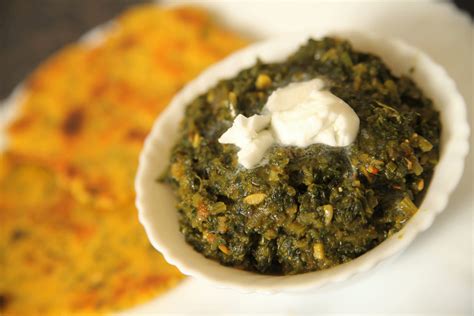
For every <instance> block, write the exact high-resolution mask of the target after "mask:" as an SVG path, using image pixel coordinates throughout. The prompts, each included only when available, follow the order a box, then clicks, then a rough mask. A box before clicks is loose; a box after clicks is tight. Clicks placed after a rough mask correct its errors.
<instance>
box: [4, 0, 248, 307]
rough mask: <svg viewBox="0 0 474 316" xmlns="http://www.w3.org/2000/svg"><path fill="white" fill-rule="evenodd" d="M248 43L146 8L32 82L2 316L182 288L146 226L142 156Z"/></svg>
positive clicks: (203, 18)
mask: <svg viewBox="0 0 474 316" xmlns="http://www.w3.org/2000/svg"><path fill="white" fill-rule="evenodd" d="M245 44H246V42H245V41H244V40H243V39H241V38H240V37H239V36H237V35H235V34H233V33H231V32H229V31H226V30H223V29H222V28H221V27H220V26H218V25H217V24H215V23H214V22H213V21H212V20H211V18H210V17H209V16H208V14H206V13H205V12H203V11H201V10H198V9H195V8H188V7H180V8H173V9H162V8H159V7H157V6H154V5H147V6H141V7H136V8H133V9H131V10H129V11H127V12H125V13H124V14H123V15H122V16H120V17H119V18H118V19H117V20H116V22H115V25H113V27H112V29H111V30H110V31H108V33H107V36H106V38H105V40H104V41H103V42H102V43H100V44H98V45H96V46H94V47H91V46H86V45H83V44H73V45H70V46H68V47H66V48H64V49H63V50H61V51H60V52H58V53H57V54H56V55H55V56H53V57H52V58H50V59H49V60H48V61H46V62H45V63H44V64H43V65H41V66H40V67H39V68H38V69H37V70H36V71H35V72H34V73H33V74H32V75H31V76H30V78H28V80H27V81H26V91H25V100H24V102H23V104H22V105H21V113H20V115H19V117H18V118H17V119H16V120H15V121H14V122H13V123H12V124H11V126H10V128H9V130H8V138H9V147H8V149H7V151H6V152H4V153H2V154H1V156H0V223H1V231H0V263H1V266H2V269H1V277H0V313H2V314H8V315H30V314H41V315H44V314H52V315H57V314H64V313H72V312H82V313H102V312H110V311H114V310H120V309H124V308H128V307H131V306H133V305H135V304H138V303H141V302H144V301H146V300H148V299H150V298H152V297H155V296H156V295H157V294H159V293H162V292H163V291H165V290H167V289H170V288H171V287H173V286H174V285H175V284H177V283H178V282H179V280H181V279H182V275H181V274H180V273H179V271H178V270H177V269H176V268H174V267H173V266H170V265H168V264H167V263H166V262H165V261H164V259H163V258H162V256H161V255H160V254H159V253H158V252H157V251H156V250H154V249H153V248H152V246H151V245H150V244H149V242H148V240H147V238H146V235H145V233H144V230H143V228H142V227H141V225H140V224H139V222H138V218H137V212H136V209H135V206H134V198H135V194H134V189H133V180H134V176H135V172H136V168H137V161H138V154H139V152H140V150H141V147H142V144H143V140H144V138H145V137H146V135H147V133H148V131H149V130H150V128H151V126H152V124H153V121H154V119H155V118H156V116H157V115H158V114H159V113H160V111H161V110H162V109H163V108H164V107H165V106H166V105H167V104H168V102H169V101H170V99H171V98H172V96H173V95H174V94H175V93H176V91H178V90H179V89H180V88H181V87H182V86H183V85H184V84H185V83H186V82H187V81H189V80H190V79H192V78H193V77H195V76H196V75H197V74H198V73H199V72H201V71H202V70H203V69H204V68H205V67H207V66H208V65H210V64H211V63H214V62H216V61H217V60H219V59H221V58H222V57H224V56H226V55H227V54H229V53H230V52H232V51H234V50H236V49H238V48H240V47H242V46H244V45H245ZM164 136H166V135H164Z"/></svg>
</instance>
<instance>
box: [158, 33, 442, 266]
mask: <svg viewBox="0 0 474 316" xmlns="http://www.w3.org/2000/svg"><path fill="white" fill-rule="evenodd" d="M414 71H416V70H414ZM315 79H318V80H319V81H321V82H322V83H323V84H324V86H325V89H326V92H327V93H331V95H333V96H334V97H337V98H338V99H340V100H341V102H344V103H345V104H347V105H348V106H349V107H350V110H352V111H353V112H354V113H355V114H356V117H357V118H358V119H359V122H358V129H357V132H356V134H355V136H354V139H353V140H352V141H351V142H350V143H348V144H343V145H341V144H336V145H334V144H333V145H328V144H327V143H325V142H316V143H313V144H310V145H308V146H297V145H291V144H290V145H288V144H282V143H281V142H278V141H276V142H273V143H272V144H271V145H268V143H267V147H268V149H266V150H265V152H264V153H263V154H262V155H263V156H262V159H261V160H260V161H259V162H258V163H256V164H254V165H252V166H251V167H250V166H248V165H247V167H246V166H244V165H243V164H242V161H241V160H240V158H241V156H240V151H239V150H242V148H239V146H237V145H235V144H232V143H230V142H222V139H221V137H223V136H222V135H224V134H225V133H226V132H228V131H229V130H230V128H231V127H233V126H234V125H235V122H236V121H237V120H236V118H237V117H240V118H242V119H244V120H245V119H248V118H252V117H257V116H258V117H260V116H259V115H264V114H265V113H266V112H267V113H268V109H267V106H268V103H270V102H269V100H270V99H271V98H272V97H273V96H272V95H273V94H274V93H275V91H281V89H284V88H285V87H289V86H290V85H294V84H295V83H305V82H310V81H311V80H315ZM271 96H272V97H271ZM310 110H311V109H310ZM330 110H331V109H330ZM254 115H257V116H254ZM273 119H274V118H272V120H273ZM247 123H248V122H247ZM252 124H253V123H252ZM272 124H273V121H272ZM181 130H182V132H181V134H180V136H179V140H178V142H177V144H176V145H175V147H174V149H173V151H172V155H171V164H170V168H169V171H168V172H167V174H166V175H165V176H164V177H163V178H162V181H165V182H166V183H169V184H170V185H171V186H172V187H173V188H174V191H175V193H176V195H177V198H178V205H177V210H178V212H179V215H180V217H179V218H180V229H181V232H182V233H183V234H184V236H185V238H186V241H187V242H188V243H189V244H191V245H192V246H193V247H194V249H196V250H197V251H199V252H200V253H202V254H203V255H204V256H206V257H208V258H211V259H214V260H217V261H219V262H220V263H221V264H223V265H227V266H233V267H236V268H240V269H245V270H249V271H254V272H258V273H263V274H297V273H304V272H309V271H316V270H322V269H326V268H330V267H333V266H335V265H338V264H341V263H344V262H348V261H350V260H352V259H354V258H356V257H358V256H360V255H362V254H364V253H365V252H367V251H369V250H370V249H372V248H374V247H375V246H377V245H378V244H380V243H381V242H382V241H384V240H385V239H386V238H388V237H389V236H391V235H392V234H394V233H395V232H397V231H399V230H400V229H401V228H402V227H403V226H404V225H405V223H406V222H407V221H408V220H409V219H410V217H411V216H413V214H414V213H416V212H417V209H418V206H419V204H420V202H421V200H422V197H423V195H424V192H425V191H426V188H427V186H428V184H429V182H430V178H431V175H432V173H433V170H434V168H435V166H436V164H437V162H438V156H439V139H440V131H441V123H440V120H439V113H438V112H437V111H436V110H435V109H434V108H433V104H432V101H431V100H430V99H429V98H427V97H426V96H424V95H423V93H422V91H421V90H420V89H419V88H418V87H417V86H416V84H415V83H414V82H413V81H412V80H411V79H409V78H408V77H407V76H401V77H397V76H395V75H393V74H392V72H391V71H390V69H388V67H387V66H386V65H385V64H384V63H383V61H382V60H381V59H380V58H379V57H377V56H374V55H372V54H368V53H363V52H359V51H356V50H354V49H353V48H352V47H351V44H350V43H349V42H348V41H345V40H340V39H335V38H323V39H321V40H313V39H311V40H309V41H308V42H307V43H306V44H305V45H304V46H302V47H300V48H299V49H298V50H297V51H296V52H295V53H294V54H293V55H291V56H290V57H289V58H288V59H286V60H285V61H283V62H279V63H263V62H261V61H257V62H256V64H255V65H254V66H253V67H251V68H248V69H245V70H243V71H241V72H240V73H239V74H238V75H237V76H236V77H234V78H231V79H227V80H223V81H220V82H219V83H218V84H217V85H216V86H215V87H213V88H212V89H210V90H209V91H208V92H207V93H205V94H203V95H201V96H199V97H197V98H196V99H195V100H194V101H192V102H191V103H190V104H189V106H188V107H187V109H186V115H185V118H184V120H183V122H182V129H181ZM272 133H273V137H274V138H275V137H276V136H275V130H271V129H269V130H268V135H270V136H268V137H272V136H271V135H272ZM280 136H281V137H286V136H288V135H286V136H285V133H283V136H282V135H280ZM281 137H280V138H281ZM241 147H242V146H241ZM257 147H258V146H257Z"/></svg>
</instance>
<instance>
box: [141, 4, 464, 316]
mask: <svg viewBox="0 0 474 316" xmlns="http://www.w3.org/2000/svg"><path fill="white" fill-rule="evenodd" d="M193 3H196V2H193ZM200 5H202V6H205V7H208V8H210V9H211V10H213V11H214V12H215V13H216V17H217V18H220V19H221V20H222V21H223V22H225V23H227V24H228V25H230V26H231V27H233V28H235V29H236V30H238V31H239V30H240V31H244V32H246V33H248V34H252V35H253V36H257V37H258V38H265V37H269V36H275V35H282V34H283V33H296V32H301V31H308V30H309V29H310V30H315V31H317V30H318V29H319V28H327V27H330V28H340V29H350V28H353V29H357V30H368V31H377V33H379V34H384V35H388V36H394V37H398V38H401V39H403V40H405V41H407V42H408V43H410V44H412V45H414V46H417V47H419V48H421V49H422V50H424V51H425V52H427V53H428V54H429V55H431V57H432V58H433V59H434V60H435V61H437V62H438V63H440V64H442V65H443V66H444V67H445V68H446V69H447V70H448V72H449V74H450V75H451V76H452V77H453V78H454V79H455V81H456V83H457V85H458V88H459V90H460V91H461V93H462V94H463V96H464V98H465V99H466V100H468V103H470V101H471V100H472V99H471V94H470V93H471V92H470V89H471V88H472V72H470V71H469V70H470V69H472V60H471V58H472V50H471V43H472V26H471V24H470V21H469V19H468V18H467V17H466V16H463V15H461V14H459V12H457V11H456V10H454V8H453V7H452V6H451V5H449V4H439V3H428V2H416V3H415V2H403V3H400V2H391V3H388V2H383V3H376V2H363V3H360V2H355V1H353V2H336V3H335V2H332V3H329V2H314V1H313V2H309V1H304V2H303V1H301V2H295V1H292V2H272V3H270V2H267V1H254V2H250V1H245V2H242V1H240V2H237V1H236V2H225V3H222V2H210V3H209V2H204V3H200ZM469 118H471V115H469ZM470 123H472V119H471V122H470ZM471 125H472V124H471ZM471 148H472V145H471ZM471 162H472V156H471V155H469V156H468V158H467V166H466V169H465V176H464V177H463V179H462V180H461V183H460V185H459V186H458V189H457V191H456V192H454V194H453V196H452V198H451V201H450V203H449V204H448V206H447V208H446V210H445V212H444V213H443V214H441V215H440V216H439V218H437V220H436V221H435V223H434V224H433V226H432V227H431V228H430V230H429V231H428V232H426V233H423V234H422V235H421V236H419V237H418V238H417V239H416V240H415V241H414V243H413V244H412V245H411V246H410V247H409V248H408V250H407V251H406V252H404V254H403V255H401V256H400V257H399V258H398V259H397V262H396V264H390V265H385V266H382V267H380V268H379V269H378V271H375V272H376V273H373V274H372V275H370V276H369V277H368V278H364V279H363V280H360V281H359V282H357V283H355V284H353V285H351V286H349V287H346V288H343V289H332V290H328V291H327V292H325V293H319V292H318V293H317V295H298V296H296V295H291V294H276V295H270V296H268V295H262V294H242V293H239V292H237V291H232V290H224V289H217V288H215V287H212V286H210V285H209V284H207V283H205V282H202V281H197V280H192V279H188V280H187V281H185V282H184V283H183V284H182V285H181V286H179V287H178V288H177V289H175V290H173V291H171V292H169V293H168V294H167V295H165V296H162V297H160V298H158V299H157V300H156V301H154V302H151V303H149V304H146V305H144V306H143V307H139V308H137V309H134V310H133V311H134V312H136V313H150V312H161V313H180V314H203V315H204V314H228V313H239V314H257V313H271V314H277V313H278V314H290V315H294V314H318V315H321V314H329V313H346V314H347V313H359V314H366V313H369V312H370V313H387V314H388V313H406V312H408V313H424V314H433V313H437V314H470V313H469V312H470V311H471V310H472V261H471V260H472V235H471V234H472V217H471V214H472V207H473V199H472V163H471Z"/></svg>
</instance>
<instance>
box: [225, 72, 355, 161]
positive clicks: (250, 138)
mask: <svg viewBox="0 0 474 316" xmlns="http://www.w3.org/2000/svg"><path fill="white" fill-rule="evenodd" d="M358 131H359V117H358V116H357V114H356V113H355V112H354V110H353V109H352V108H351V107H350V106H349V105H348V104H347V103H346V102H344V101H343V100H342V99H340V98H338V97H337V96H335V95H334V94H332V93H331V92H330V91H329V90H326V89H325V88H324V82H323V81H322V80H321V79H313V80H310V81H305V82H298V83H292V84H289V85H288V86H286V87H284V88H280V89H277V90H276V91H274V92H273V93H272V94H271V95H270V97H269V98H268V100H267V103H266V104H265V106H264V108H263V111H262V114H261V115H253V116H251V117H249V118H247V117H245V116H243V115H238V116H237V117H236V118H235V120H234V123H233V124H232V126H231V127H230V128H229V129H228V130H227V131H226V132H225V133H224V134H222V136H221V137H220V138H219V142H220V143H222V144H234V145H236V146H237V147H239V148H240V150H239V152H238V154H237V156H238V160H239V163H240V164H241V165H243V166H244V167H245V168H252V167H254V166H255V165H257V164H258V163H259V162H260V160H261V159H262V157H263V156H264V154H265V152H266V151H267V149H268V148H269V147H271V146H272V145H273V144H274V143H277V144H279V145H284V146H299V147H306V146H309V145H312V144H316V143H321V144H326V145H329V146H347V145H349V144H351V143H352V142H353V141H354V139H355V138H356V136H357V133H358Z"/></svg>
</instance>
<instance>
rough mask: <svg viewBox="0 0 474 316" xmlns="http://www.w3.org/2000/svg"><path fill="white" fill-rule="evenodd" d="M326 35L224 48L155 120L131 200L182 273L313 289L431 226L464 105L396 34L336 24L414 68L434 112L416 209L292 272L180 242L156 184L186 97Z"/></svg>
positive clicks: (460, 156)
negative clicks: (369, 243) (432, 153)
mask: <svg viewBox="0 0 474 316" xmlns="http://www.w3.org/2000/svg"><path fill="white" fill-rule="evenodd" d="M327 34H328V33H326V34H323V33H312V34H305V35H301V34H300V35H298V36H290V37H285V38H279V39H273V40H269V41H265V42H261V43H257V44H254V45H252V46H250V47H247V48H245V49H243V50H241V51H239V52H237V53H235V54H233V55H231V56H230V57H228V58H226V59H224V60H223V61H221V62H219V63H217V64H215V65H214V66H212V67H210V68H209V69H208V70H206V71H205V72H203V73H202V74H201V75H200V76H199V77H198V78H196V79H195V80H193V81H192V82H190V83H189V84H188V85H187V86H186V87H184V89H182V90H181V91H180V92H179V93H178V94H177V95H176V96H175V97H174V99H173V100H172V101H171V103H170V104H169V106H168V107H167V109H166V110H165V111H164V112H163V113H162V114H161V115H160V116H159V117H158V118H157V120H156V121H155V124H154V126H153V129H152V131H151V133H150V134H149V135H148V137H147V139H146V141H145V145H144V148H143V151H142V153H141V155H140V162H139V167H138V172H137V176H136V182H135V188H136V193H137V199H136V204H137V207H138V211H139V218H140V222H141V223H142V224H143V226H144V227H145V230H146V232H147V234H148V238H149V239H150V241H151V243H152V244H153V246H154V247H155V248H156V249H157V250H158V251H160V252H161V253H162V254H163V255H164V257H165V259H166V260H167V261H168V262H169V263H171V264H173V265H175V266H176V267H178V269H179V270H180V271H181V272H182V273H184V274H186V275H190V276H193V277H196V278H199V279H203V280H207V281H210V282H212V283H214V284H216V285H219V286H221V287H228V288H235V289H239V290H243V291H245V292H263V293H275V292H279V291H286V292H288V291H302V290H309V289H315V288H319V287H321V286H323V285H327V284H329V283H334V282H339V281H343V280H347V279H349V278H351V277H353V276H355V275H356V274H359V273H361V272H365V271H368V270H369V269H371V268H373V267H374V266H376V265H378V264H379V263H381V262H382V261H385V260H386V259H388V258H389V257H392V256H394V255H395V254H397V253H400V252H401V251H402V250H404V249H405V248H406V247H407V246H408V245H409V244H410V243H411V242H412V241H413V239H414V238H415V237H416V236H417V235H418V234H419V233H420V232H422V231H424V230H425V229H427V228H428V227H429V226H431V224H432V222H433V220H434V218H435V217H436V215H437V214H439V213H440V212H441V211H442V210H443V209H444V208H445V206H446V204H447V202H448V197H449V195H450V194H451V192H452V191H453V190H454V188H455V187H456V185H457V183H458V182H459V180H460V178H461V174H462V172H463V168H464V158H465V156H466V154H467V152H468V147H469V145H468V136H469V126H468V124H467V120H466V106H465V104H464V100H463V98H462V97H461V95H460V94H459V92H458V91H457V89H456V86H455V83H454V81H453V80H452V79H451V78H450V77H449V76H448V74H447V73H446V71H445V70H444V69H443V68H442V67H441V66H439V65H437V64H436V63H435V62H433V61H432V60H431V59H430V58H429V57H428V56H427V55H426V54H424V53H423V52H421V51H419V50H418V49H416V48H414V47H411V46H408V45H407V44H405V43H403V42H401V41H399V40H394V39H386V38H381V37H378V36H376V35H373V34H370V35H368V34H360V33H353V32H341V31H338V32H335V33H330V34H332V35H337V36H340V37H342V38H346V39H349V40H350V41H351V42H352V44H353V46H354V47H355V48H356V49H358V50H361V51H366V52H370V53H374V54H377V55H379V56H381V57H382V59H383V60H384V61H385V63H386V64H388V66H389V67H390V69H392V70H393V71H394V73H395V74H397V75H400V74H407V73H408V70H409V69H410V68H411V67H414V69H415V71H414V73H413V75H412V76H411V77H412V78H413V79H414V80H415V82H416V83H417V84H418V85H419V87H421V88H422V90H423V91H424V93H425V94H426V95H427V96H429V97H430V98H432V100H433V101H434V104H435V106H436V108H437V109H438V110H439V111H440V112H441V122H442V136H441V155H440V161H439V163H438V165H437V167H436V170H435V172H434V175H433V179H432V181H431V184H430V186H429V188H428V192H427V194H426V196H425V199H424V201H423V203H422V205H421V206H420V209H419V211H418V212H417V213H416V214H415V215H414V216H413V217H412V218H411V219H410V221H409V222H408V223H407V224H406V225H405V227H404V228H403V229H402V230H401V231H400V232H398V233H397V234H394V235H393V236H391V237H390V238H389V239H387V240H385V241H384V242H383V243H381V244H380V245H379V246H377V247H375V248H374V249H373V250H371V251H369V252H367V253H366V254H364V255H362V256H360V257H359V258H357V259H354V260H352V261H351V262H349V263H345V264H343V265H339V266H337V267H334V268H331V269H328V270H323V271H316V272H310V273H305V274H299V275H291V276H268V275H260V274H256V273H252V272H247V271H242V270H238V269H235V268H231V267H225V266H222V265H220V264H219V263H217V262H215V261H212V260H210V259H206V258H205V257H204V256H203V255H201V254H200V253H198V252H196V251H195V250H194V249H193V248H192V247H191V246H190V245H188V244H187V243H186V242H185V240H184V237H183V235H182V234H181V233H180V232H179V228H178V212H177V210H176V208H175V204H176V199H175V197H174V195H173V193H172V191H171V190H170V188H169V187H167V186H166V185H163V184H160V183H157V181H156V179H157V177H158V176H159V175H160V174H162V172H163V171H164V170H165V168H166V167H167V165H168V160H169V156H170V150H171V148H172V147H173V145H174V143H175V141H176V140H177V136H178V130H179V123H180V121H181V119H182V117H183V112H184V109H185V108H186V106H187V104H189V103H190V101H192V100H193V99H194V98H195V97H196V96H198V95H200V94H202V93H204V92H205V91H206V90H208V89H209V88H210V87H212V86H214V85H215V84H216V83H217V82H218V81H219V80H220V79H224V78H230V77H233V76H234V75H236V74H237V73H238V72H239V71H240V70H242V69H244V68H247V67H250V66H252V65H253V64H254V63H255V61H256V58H257V57H259V58H261V59H262V60H263V61H265V62H274V61H281V60H284V59H285V58H286V57H287V56H288V55H289V54H291V53H292V52H294V51H295V50H296V49H297V48H298V47H299V46H300V45H302V44H303V43H305V42H306V40H307V39H308V38H309V37H313V38H320V37H322V36H324V35H327Z"/></svg>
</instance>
